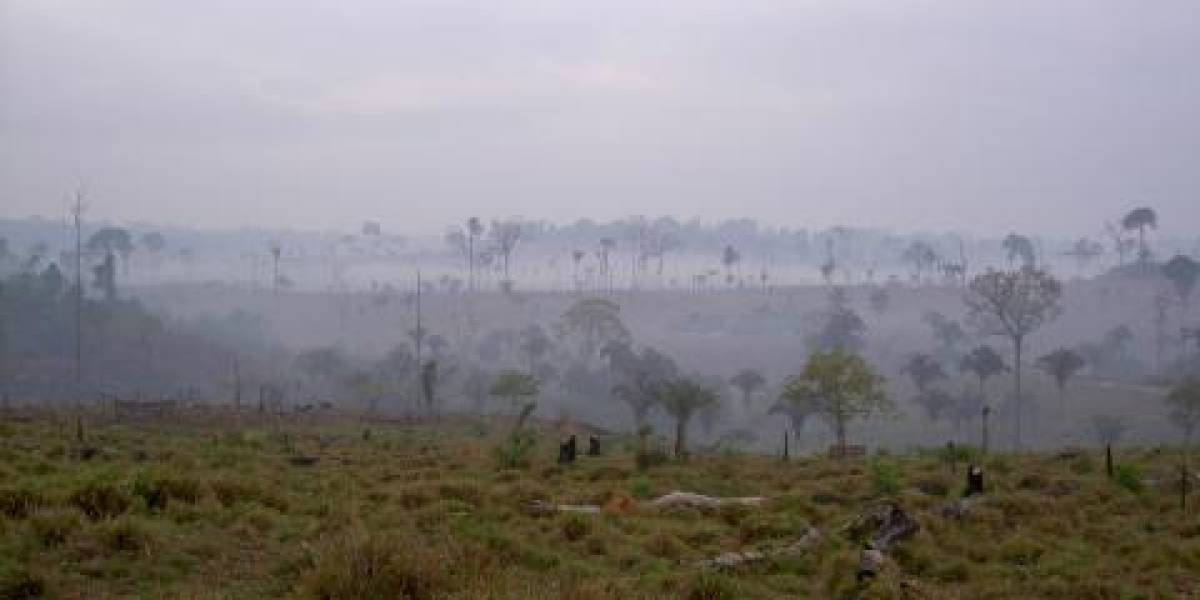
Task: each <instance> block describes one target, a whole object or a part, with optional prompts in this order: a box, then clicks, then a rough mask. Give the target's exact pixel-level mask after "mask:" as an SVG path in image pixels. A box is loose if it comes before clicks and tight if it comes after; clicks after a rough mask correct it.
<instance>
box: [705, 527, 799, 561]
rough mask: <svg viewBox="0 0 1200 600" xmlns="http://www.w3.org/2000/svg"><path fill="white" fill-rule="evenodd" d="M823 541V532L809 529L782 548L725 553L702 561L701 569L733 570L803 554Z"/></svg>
mask: <svg viewBox="0 0 1200 600" xmlns="http://www.w3.org/2000/svg"><path fill="white" fill-rule="evenodd" d="M820 541H821V532H820V530H818V529H817V528H815V527H809V528H808V529H806V530H805V531H804V534H803V535H801V536H800V537H799V538H798V539H796V540H795V541H792V542H789V543H787V544H784V545H782V546H776V547H772V548H764V549H761V550H743V551H741V552H724V553H721V554H718V555H717V556H714V557H713V558H710V559H707V560H703V561H700V566H701V567H708V568H714V569H731V568H734V567H738V566H741V565H745V564H750V563H755V562H759V561H762V560H766V559H768V558H773V557H779V556H790V555H795V554H803V553H804V552H806V551H808V550H809V549H811V548H812V547H813V546H816V545H817V543H819V542H820Z"/></svg>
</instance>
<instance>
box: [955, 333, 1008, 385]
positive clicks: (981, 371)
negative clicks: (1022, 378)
mask: <svg viewBox="0 0 1200 600" xmlns="http://www.w3.org/2000/svg"><path fill="white" fill-rule="evenodd" d="M958 370H959V371H961V372H963V373H966V372H968V371H969V372H970V373H971V374H972V375H974V376H975V377H977V378H978V379H979V396H980V397H981V398H982V397H984V391H983V390H984V386H985V385H986V384H987V380H988V379H989V378H991V377H992V376H994V375H999V374H1001V373H1003V372H1005V371H1007V370H1008V365H1006V364H1004V358H1003V357H1001V356H1000V354H999V353H998V352H996V350H995V349H994V348H992V347H991V346H988V345H986V344H984V345H980V346H976V347H975V349H974V350H971V351H970V352H968V353H967V354H966V355H964V356H963V357H962V360H961V361H960V362H959V363H958Z"/></svg>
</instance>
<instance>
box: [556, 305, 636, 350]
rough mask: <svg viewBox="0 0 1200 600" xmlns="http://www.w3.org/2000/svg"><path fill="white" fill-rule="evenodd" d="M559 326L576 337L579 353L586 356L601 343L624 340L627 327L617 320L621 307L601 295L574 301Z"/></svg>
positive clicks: (626, 339) (627, 337)
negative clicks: (600, 296)
mask: <svg viewBox="0 0 1200 600" xmlns="http://www.w3.org/2000/svg"><path fill="white" fill-rule="evenodd" d="M562 326H563V329H564V330H565V331H567V332H569V333H574V334H575V335H577V336H578V337H579V339H580V353H581V354H582V355H583V356H585V357H590V356H592V355H593V354H595V353H596V350H597V349H599V348H600V347H601V346H602V345H603V344H604V343H606V342H609V341H628V340H629V339H630V336H629V330H628V329H626V328H625V324H624V323H622V322H621V307H620V305H618V304H617V303H616V302H613V301H612V300H607V299H604V298H584V299H582V300H578V301H576V302H575V303H574V304H572V305H571V307H570V308H568V309H567V311H566V312H565V313H563V316H562Z"/></svg>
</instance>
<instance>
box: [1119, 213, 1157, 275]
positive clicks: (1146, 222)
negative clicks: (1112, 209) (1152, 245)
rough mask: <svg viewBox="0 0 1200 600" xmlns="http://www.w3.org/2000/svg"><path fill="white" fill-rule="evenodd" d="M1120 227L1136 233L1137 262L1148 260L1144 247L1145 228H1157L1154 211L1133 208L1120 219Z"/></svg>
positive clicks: (1147, 252) (1147, 251)
mask: <svg viewBox="0 0 1200 600" xmlns="http://www.w3.org/2000/svg"><path fill="white" fill-rule="evenodd" d="M1121 227H1124V228H1125V230H1126V231H1134V230H1137V232H1138V261H1139V262H1142V263H1145V262H1146V261H1148V260H1149V259H1150V250H1149V249H1148V248H1147V247H1146V228H1147V227H1149V228H1151V229H1155V228H1157V227H1158V214H1156V213H1155V212H1154V209H1152V208H1148V207H1145V206H1142V207H1139V208H1135V209H1133V210H1131V211H1129V213H1128V214H1126V215H1125V218H1124V219H1121Z"/></svg>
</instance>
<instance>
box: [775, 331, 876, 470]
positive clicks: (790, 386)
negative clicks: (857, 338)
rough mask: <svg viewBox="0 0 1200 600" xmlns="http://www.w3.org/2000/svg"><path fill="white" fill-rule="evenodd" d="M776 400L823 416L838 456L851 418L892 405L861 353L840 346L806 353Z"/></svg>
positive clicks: (843, 449)
mask: <svg viewBox="0 0 1200 600" xmlns="http://www.w3.org/2000/svg"><path fill="white" fill-rule="evenodd" d="M780 399H781V400H782V401H784V402H788V403H790V404H792V405H794V406H795V407H796V408H797V409H799V410H803V411H805V412H808V413H809V414H816V415H820V416H821V417H822V418H824V419H825V420H826V422H827V423H829V425H830V427H832V428H833V430H834V434H835V435H836V436H837V443H838V447H839V448H840V449H841V454H842V456H845V454H846V427H847V425H848V424H849V423H850V422H851V421H853V420H854V419H857V418H864V417H867V416H870V415H871V414H872V413H875V412H880V411H887V410H891V409H892V406H893V405H892V402H891V401H890V400H888V398H887V397H886V396H885V395H884V393H883V378H882V377H880V376H879V375H876V374H875V372H874V371H872V370H871V368H870V367H869V366H868V365H867V363H866V361H864V360H863V359H862V357H861V356H858V355H857V354H850V353H847V352H845V351H844V350H841V349H834V350H833V351H831V352H816V353H814V354H812V355H811V356H809V358H808V362H807V363H806V364H805V365H804V370H803V371H801V373H800V374H799V375H797V376H795V377H792V378H791V379H790V380H788V382H787V384H786V385H785V386H784V389H783V393H782V394H780Z"/></svg>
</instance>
